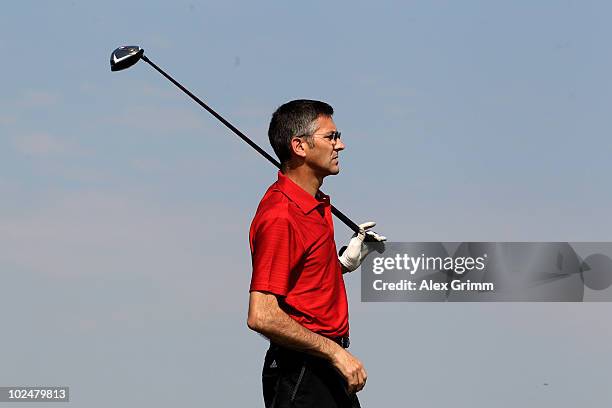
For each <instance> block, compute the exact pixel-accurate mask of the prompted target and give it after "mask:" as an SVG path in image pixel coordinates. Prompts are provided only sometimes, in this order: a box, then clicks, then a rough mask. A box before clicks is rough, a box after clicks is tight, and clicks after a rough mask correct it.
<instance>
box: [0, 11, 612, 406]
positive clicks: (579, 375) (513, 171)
mask: <svg viewBox="0 0 612 408" xmlns="http://www.w3.org/2000/svg"><path fill="white" fill-rule="evenodd" d="M611 12H612V7H611V6H610V5H609V3H607V2H596V1H584V2H578V1H537V2H527V1H516V2H502V1H463V2H453V1H435V2H427V1H411V2H360V1H352V2H320V1H310V2H280V1H279V2H270V1H259V2H246V1H243V2H233V1H227V2H223V3H221V2H215V3H209V2H198V1H175V2H169V1H168V2H158V1H149V2H129V3H124V2H117V1H105V2H95V3H94V2H80V1H53V2H51V1H47V2H45V1H21V2H10V3H7V4H5V5H4V7H3V9H2V12H1V13H0V53H1V55H2V59H1V60H2V68H1V72H2V78H1V79H0V83H1V89H2V93H1V94H0V273H1V276H2V285H0V318H1V320H2V322H3V328H4V330H3V336H2V340H0V344H1V345H2V347H1V348H0V361H2V364H1V365H2V370H0V385H5V386H8V385H69V386H70V387H71V402H70V404H69V405H70V406H72V407H91V408H97V407H100V408H101V407H107V406H109V405H112V406H125V407H127V406H130V407H133V406H147V407H166V406H169V405H188V406H196V405H198V406H263V402H262V398H261V387H260V370H261V364H262V362H263V355H264V351H265V348H266V342H265V340H263V339H262V338H260V337H259V336H257V335H256V334H254V333H252V332H250V331H249V330H248V329H247V327H246V323H245V322H246V310H247V299H248V284H249V279H250V255H249V251H248V239H247V236H248V227H249V223H250V220H251V218H252V216H253V214H254V211H255V208H256V206H257V203H258V202H259V199H260V197H261V195H262V194H263V192H264V191H265V189H266V188H267V186H268V185H269V184H270V183H271V182H273V181H274V180H275V178H276V174H275V170H274V168H273V167H272V166H271V165H269V164H267V163H266V162H265V161H264V160H263V159H261V158H260V157H259V156H258V155H257V154H256V153H255V152H253V151H252V150H251V149H250V148H249V147H248V146H247V145H246V144H244V143H242V142H241V141H240V140H239V139H238V138H236V137H235V136H233V135H232V134H231V133H230V132H229V131H228V130H226V129H225V128H224V127H223V126H222V125H221V124H220V123H218V122H217V121H216V120H215V119H214V118H212V117H211V116H210V115H208V114H207V113H206V112H204V111H203V110H202V109H200V108H199V107H198V106H197V105H196V104H195V103H193V102H192V101H190V100H189V99H188V98H187V97H186V96H185V95H184V94H182V93H180V91H178V89H176V88H174V87H173V86H172V85H171V84H170V83H169V82H168V81H166V80H165V79H163V78H162V77H161V76H160V75H159V74H158V73H156V72H155V71H153V70H152V69H151V68H150V67H148V66H147V65H146V64H144V63H140V64H138V65H136V66H134V67H133V68H131V69H130V70H127V71H124V72H119V73H111V72H110V69H109V57H110V53H111V51H112V50H113V49H114V48H116V47H117V46H119V45H125V44H135V45H140V46H142V47H143V48H144V49H145V51H146V54H147V56H148V57H149V58H150V59H151V60H152V61H154V62H156V63H157V64H158V65H160V66H161V67H163V68H164V69H166V70H167V71H168V72H169V73H171V74H172V75H174V76H175V78H177V79H178V80H179V81H181V82H182V83H183V84H185V85H186V86H187V87H188V88H189V89H190V90H191V91H193V92H194V93H195V94H197V95H198V96H200V97H201V98H202V99H204V100H205V101H207V102H208V103H209V104H210V105H211V106H212V107H213V108H215V109H217V110H218V111H219V112H220V113H221V114H223V115H225V116H226V117H227V118H228V119H229V120H230V121H231V122H232V123H234V124H235V125H236V126H237V127H238V128H239V129H241V130H243V131H244V132H245V133H247V134H248V135H249V136H250V137H252V138H253V139H254V140H255V141H256V142H258V143H260V144H261V145H262V146H264V147H265V148H266V149H267V150H268V151H270V152H271V149H270V148H269V147H268V144H267V136H266V130H267V126H268V121H269V118H270V115H271V113H272V112H273V111H274V109H275V108H276V107H277V106H279V105H280V104H282V103H283V102H286V101H288V100H290V99H295V98H313V99H321V100H325V101H327V102H329V103H331V104H332V105H333V106H334V107H335V109H336V115H335V116H334V118H335V121H336V124H337V125H338V128H339V130H341V131H342V135H343V136H342V137H343V140H344V141H345V143H346V144H347V149H346V150H345V151H344V152H342V154H341V157H340V158H341V160H340V162H341V167H342V171H341V174H340V175H339V176H337V177H334V178H330V179H328V180H326V183H325V185H324V191H325V192H326V193H328V194H330V195H331V196H332V202H333V203H335V204H336V205H337V206H338V207H339V208H340V209H342V210H343V211H345V212H346V213H347V214H348V215H349V216H351V217H352V218H353V219H354V220H355V221H358V222H360V221H366V220H375V221H377V222H378V227H377V230H378V231H379V232H381V233H383V234H384V235H386V236H387V237H389V239H391V240H394V241H475V240H481V241H612V218H611V217H610V208H611V207H612V190H611V189H610V188H609V182H608V178H609V175H610V174H611V173H612V161H611V160H610V152H611V151H612V142H611V139H610V135H609V133H608V132H609V131H610V119H609V118H610V114H609V111H610V107H611V106H612V104H611V102H612V82H611V81H610V79H609V76H610V73H611V72H612V53H610V47H609V39H610V38H611V35H612V27H611V26H610V24H609V16H610V15H611ZM349 236H350V232H349V231H348V229H347V228H345V227H344V226H343V225H342V224H340V223H339V222H336V238H337V242H338V244H339V246H340V245H342V244H343V242H344V241H346V240H347V238H348V237H349ZM358 274H359V272H357V275H355V276H348V277H347V280H346V282H347V289H348V292H349V301H350V312H351V339H352V345H351V350H352V351H353V352H354V354H356V355H357V356H358V357H359V358H360V359H362V360H363V361H364V363H365V366H366V369H367V370H368V373H369V376H370V378H369V380H368V384H367V387H366V388H365V390H364V391H363V392H362V393H361V394H360V395H361V399H362V402H363V405H364V406H366V407H381V406H419V407H441V406H471V407H490V406H495V407H515V406H553V405H554V406H556V407H575V406H606V405H610V404H611V403H612V391H611V389H610V387H609V367H610V364H612V352H611V349H610V344H611V341H612V328H611V327H612V326H611V325H610V324H609V317H610V312H612V308H611V307H610V305H609V304H607V303H591V304H563V303H559V304H454V303H453V304H433V303H431V304H430V303H428V304H411V303H388V304H373V303H361V302H360V288H359V282H360V280H359V276H358ZM545 384H547V385H545ZM60 405H61V404H58V406H60ZM7 406H8V405H7ZM20 406H23V407H25V406H27V405H20Z"/></svg>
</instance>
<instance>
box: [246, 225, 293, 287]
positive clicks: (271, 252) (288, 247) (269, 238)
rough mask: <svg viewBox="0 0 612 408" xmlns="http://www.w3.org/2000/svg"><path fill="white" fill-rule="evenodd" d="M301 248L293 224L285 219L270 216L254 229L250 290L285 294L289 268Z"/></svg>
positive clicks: (289, 273) (290, 276)
mask: <svg viewBox="0 0 612 408" xmlns="http://www.w3.org/2000/svg"><path fill="white" fill-rule="evenodd" d="M303 254H304V248H303V245H302V242H301V240H300V238H299V237H298V235H297V231H296V229H295V227H294V226H293V225H292V224H291V222H290V221H289V220H288V219H287V218H283V217H281V218H276V217H275V218H269V219H267V220H262V222H261V223H260V224H259V225H258V226H257V227H256V229H255V231H253V235H252V242H251V258H252V264H253V275H252V277H251V287H250V290H251V291H254V290H256V291H263V292H270V293H274V294H275V295H279V296H287V292H288V290H289V288H290V285H291V282H292V280H294V279H295V278H296V277H295V276H292V271H294V270H295V267H296V266H297V265H298V264H299V262H300V260H301V258H302V256H303Z"/></svg>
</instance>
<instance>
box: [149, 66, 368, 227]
mask: <svg viewBox="0 0 612 408" xmlns="http://www.w3.org/2000/svg"><path fill="white" fill-rule="evenodd" d="M141 59H142V60H143V61H145V62H146V63H147V64H149V65H151V66H152V67H153V68H154V69H155V70H156V71H157V72H159V73H160V74H162V75H163V76H164V77H166V79H168V81H170V82H172V83H173V84H174V85H176V86H177V87H178V88H179V89H180V90H181V91H183V92H185V93H186V94H187V95H189V97H190V98H191V99H193V100H194V101H196V102H197V103H198V105H200V106H201V107H203V108H204V109H206V110H207V111H208V112H209V113H210V114H211V115H213V116H214V117H215V118H217V119H219V121H221V123H223V124H224V125H225V126H227V127H228V128H229V129H230V130H231V131H232V132H234V133H235V134H236V135H237V136H238V137H239V138H241V139H242V140H244V141H245V142H247V143H248V145H249V146H251V147H252V148H253V149H255V150H257V152H258V153H259V154H261V155H262V156H263V157H265V158H266V159H268V161H269V162H270V163H272V164H273V165H275V166H276V167H277V168H279V169H280V167H281V165H280V163H279V161H278V160H276V159H275V158H274V157H272V156H270V155H269V154H268V153H267V152H266V151H265V150H263V149H262V148H261V147H259V146H258V145H257V143H255V142H254V141H252V140H251V139H249V137H248V136H247V135H245V134H244V133H242V132H241V131H240V130H238V129H237V128H236V127H235V126H234V125H232V124H231V123H229V122H228V121H227V120H225V118H224V117H223V116H221V115H219V114H218V113H217V112H215V111H214V109H212V108H211V107H210V106H208V105H207V104H205V103H204V102H202V101H201V100H200V98H198V97H197V96H195V95H194V94H192V93H191V92H190V91H189V90H188V89H187V88H185V87H184V86H183V85H181V84H180V83H179V82H177V81H176V80H175V79H174V78H172V77H171V76H170V75H168V74H167V73H166V72H165V71H164V70H163V69H161V68H160V67H158V66H157V65H155V64H154V63H153V62H152V61H151V60H150V59H148V58H147V57H146V55H143V56H142V57H141ZM331 211H332V214H334V215H335V216H336V217H338V219H339V220H340V221H342V222H343V223H344V224H346V226H347V227H349V228H350V229H351V230H353V232H359V226H358V225H357V224H355V223H354V222H353V221H352V220H351V219H350V218H349V217H347V216H346V215H344V214H343V213H342V211H340V210H338V209H337V208H336V207H334V206H333V205H332V206H331Z"/></svg>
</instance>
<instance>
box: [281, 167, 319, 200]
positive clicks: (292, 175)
mask: <svg viewBox="0 0 612 408" xmlns="http://www.w3.org/2000/svg"><path fill="white" fill-rule="evenodd" d="M282 173H283V174H284V175H285V176H287V177H289V179H291V181H293V182H294V183H295V184H297V185H298V186H300V187H302V188H303V189H304V190H305V191H306V192H307V193H308V194H310V195H311V196H313V197H314V196H315V195H316V194H317V191H319V188H320V187H321V186H322V185H323V177H320V176H317V175H316V174H314V173H313V172H312V171H311V170H310V169H308V168H306V166H299V167H294V168H291V167H289V168H285V169H283V170H282Z"/></svg>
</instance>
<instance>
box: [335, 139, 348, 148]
mask: <svg viewBox="0 0 612 408" xmlns="http://www.w3.org/2000/svg"><path fill="white" fill-rule="evenodd" d="M345 147H346V145H345V144H344V142H343V141H342V139H340V138H338V139H336V145H335V146H334V150H337V151H340V150H344V148H345Z"/></svg>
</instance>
